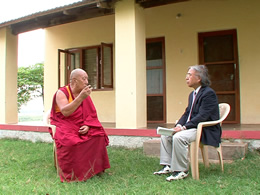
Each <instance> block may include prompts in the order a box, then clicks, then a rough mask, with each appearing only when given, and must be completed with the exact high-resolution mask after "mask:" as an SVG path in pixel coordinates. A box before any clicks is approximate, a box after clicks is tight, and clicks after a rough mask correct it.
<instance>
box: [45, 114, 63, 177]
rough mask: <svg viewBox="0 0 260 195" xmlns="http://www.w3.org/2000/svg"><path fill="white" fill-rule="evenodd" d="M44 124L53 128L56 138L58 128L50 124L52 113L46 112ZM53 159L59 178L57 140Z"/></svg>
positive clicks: (54, 145)
mask: <svg viewBox="0 0 260 195" xmlns="http://www.w3.org/2000/svg"><path fill="white" fill-rule="evenodd" d="M44 122H45V126H47V127H49V128H51V131H52V136H53V137H54V135H55V133H56V126H55V125H51V124H50V111H48V112H46V114H45V116H44ZM53 159H54V166H55V168H56V170H57V175H58V176H59V164H58V158H57V148H56V144H55V140H53Z"/></svg>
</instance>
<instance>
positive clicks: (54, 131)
mask: <svg viewBox="0 0 260 195" xmlns="http://www.w3.org/2000/svg"><path fill="white" fill-rule="evenodd" d="M45 126H46V127H49V128H51V131H52V136H53V137H54V135H55V133H56V126H55V125H50V124H48V125H45Z"/></svg>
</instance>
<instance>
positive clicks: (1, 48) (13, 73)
mask: <svg viewBox="0 0 260 195" xmlns="http://www.w3.org/2000/svg"><path fill="white" fill-rule="evenodd" d="M17 44H18V37H17V36H15V35H13V34H12V33H11V29H10V28H2V29H0V90H1V93H0V108H1V109H0V123H9V124H11V123H17V122H18V114H17V95H16V94H17V69H18V68H17V56H18V45H17Z"/></svg>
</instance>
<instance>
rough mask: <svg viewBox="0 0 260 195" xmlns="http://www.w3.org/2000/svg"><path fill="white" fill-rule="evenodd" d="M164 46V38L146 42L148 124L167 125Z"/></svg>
mask: <svg viewBox="0 0 260 195" xmlns="http://www.w3.org/2000/svg"><path fill="white" fill-rule="evenodd" d="M164 45H165V42H164V37H162V38H153V39H147V40H146V75H147V122H148V123H165V120H166V95H165V94H166V92H165V89H166V87H165V48H164Z"/></svg>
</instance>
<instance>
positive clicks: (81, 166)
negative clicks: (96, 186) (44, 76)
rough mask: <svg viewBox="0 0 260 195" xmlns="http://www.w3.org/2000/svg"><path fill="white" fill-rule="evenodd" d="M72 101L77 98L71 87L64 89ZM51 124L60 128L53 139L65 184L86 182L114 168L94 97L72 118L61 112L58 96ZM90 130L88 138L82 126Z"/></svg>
mask: <svg viewBox="0 0 260 195" xmlns="http://www.w3.org/2000/svg"><path fill="white" fill-rule="evenodd" d="M60 90H61V91H63V92H64V94H65V95H66V96H67V98H68V100H69V102H70V101H72V100H73V99H74V97H73V94H72V92H71V89H70V86H69V85H67V86H65V87H62V88H60ZM51 124H53V125H55V126H56V133H55V136H54V137H53V139H54V140H55V143H56V146H57V157H58V163H59V167H60V179H61V181H62V182H63V181H64V180H65V181H67V182H70V181H85V180H87V179H89V178H91V177H92V176H94V175H96V174H98V173H100V172H102V171H104V170H105V169H108V168H110V164H109V159H108V155H107V149H106V146H107V145H108V143H109V141H108V137H107V134H106V132H105V131H104V128H103V127H102V125H101V123H100V122H99V120H98V118H97V113H96V109H95V106H94V104H93V102H92V100H91V98H90V97H87V98H86V99H85V100H84V101H83V102H82V103H81V105H80V106H79V107H78V108H77V110H75V111H74V113H73V114H71V115H70V116H68V117H65V116H63V115H62V113H61V112H59V111H57V105H56V94H55V95H54V97H53V104H52V110H51ZM83 125H87V126H89V127H90V129H89V131H88V133H87V134H85V135H81V134H79V132H78V131H79V129H80V127H81V126H83Z"/></svg>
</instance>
